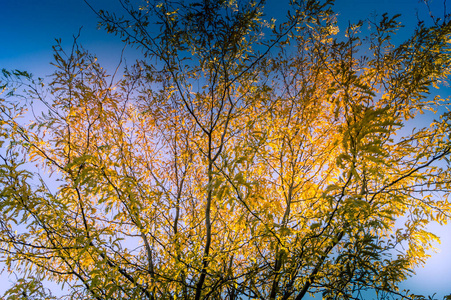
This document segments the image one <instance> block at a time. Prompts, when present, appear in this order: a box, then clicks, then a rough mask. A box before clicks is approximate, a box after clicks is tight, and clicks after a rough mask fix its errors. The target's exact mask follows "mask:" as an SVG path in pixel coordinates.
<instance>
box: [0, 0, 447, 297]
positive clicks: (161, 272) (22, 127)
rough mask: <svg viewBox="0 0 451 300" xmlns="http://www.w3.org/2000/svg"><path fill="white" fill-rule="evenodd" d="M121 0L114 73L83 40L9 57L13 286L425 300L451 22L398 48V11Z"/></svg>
mask: <svg viewBox="0 0 451 300" xmlns="http://www.w3.org/2000/svg"><path fill="white" fill-rule="evenodd" d="M119 1H120V3H121V5H122V7H123V12H124V13H125V16H124V17H120V16H119V15H117V14H115V13H113V12H106V11H96V13H97V15H98V17H99V20H100V24H101V26H102V27H104V28H105V29H106V31H108V32H109V33H113V34H116V35H117V36H118V38H121V39H122V41H123V42H124V43H126V44H129V45H132V46H134V47H137V48H139V49H141V51H142V54H143V57H142V58H140V59H138V60H136V63H134V64H133V65H128V66H125V67H124V69H123V71H117V74H115V75H114V76H111V74H109V73H107V72H106V71H105V70H104V69H103V68H102V67H101V66H100V64H99V63H98V62H97V60H96V57H95V56H94V55H92V54H90V53H89V52H88V51H86V50H85V49H84V48H83V47H82V46H81V45H79V44H78V42H77V41H76V40H75V42H74V45H73V47H72V49H63V47H61V44H60V43H57V45H56V46H55V47H54V53H55V54H54V58H55V60H54V61H53V65H54V66H55V72H54V73H53V74H52V76H51V77H50V78H48V79H40V78H34V77H33V76H31V75H30V74H28V73H27V72H24V71H17V70H16V71H8V70H3V76H2V78H1V85H2V88H3V94H2V98H1V99H0V100H1V102H0V111H1V121H0V125H1V126H0V139H1V143H2V148H1V156H0V158H1V162H0V259H1V260H2V261H3V262H4V263H5V264H6V266H7V268H8V272H11V273H15V274H18V275H19V276H20V279H19V280H18V281H17V283H16V285H15V286H14V287H12V288H11V289H10V290H9V291H8V292H7V293H6V294H5V297H6V299H18V298H20V297H23V299H41V298H44V297H47V298H50V297H52V296H51V295H49V294H48V291H46V289H45V288H44V287H43V286H42V283H41V281H42V280H49V281H54V282H56V283H58V284H61V285H63V286H64V287H65V289H66V291H67V295H66V296H63V297H62V298H64V299H125V298H127V299H196V300H197V299H229V300H235V299H295V300H299V299H303V297H305V296H306V295H308V294H309V293H310V294H318V293H319V294H321V295H322V297H323V298H324V299H365V298H366V297H368V295H371V297H374V298H377V299H390V298H396V299H423V298H422V296H419V295H414V294H412V293H410V292H409V291H403V290H401V289H400V288H399V287H398V284H399V283H400V282H401V281H403V280H405V279H406V278H407V277H408V276H410V275H411V274H412V270H413V269H414V268H415V267H417V266H420V265H422V264H423V263H424V262H425V260H426V259H427V257H428V256H429V252H428V249H430V248H431V245H432V243H433V242H434V241H436V240H437V239H438V238H437V237H436V236H435V235H433V234H432V233H430V232H428V231H427V225H428V223H429V222H432V221H434V222H438V223H439V224H442V225H444V224H446V223H447V222H448V220H449V218H450V213H451V204H450V202H449V201H448V195H449V193H450V189H451V179H450V178H451V176H450V175H451V174H450V164H449V158H450V153H451V142H450V132H451V128H450V126H451V114H450V112H449V111H446V107H447V105H449V102H448V100H447V99H442V98H441V97H440V96H435V97H430V95H429V94H430V90H431V89H432V88H434V87H436V88H439V87H440V86H442V85H444V84H446V83H447V82H448V80H449V74H450V62H451V55H450V54H451V53H450V41H451V40H450V33H451V25H450V23H449V19H448V18H447V17H445V18H444V19H437V18H434V17H432V19H431V23H432V24H431V25H426V23H425V22H419V24H418V26H417V28H416V30H415V32H414V33H413V35H412V36H411V37H410V38H409V39H407V40H406V41H405V42H403V43H402V44H399V45H394V44H393V43H392V37H393V36H394V35H396V33H397V31H398V30H399V28H400V27H401V24H400V23H399V22H398V19H397V18H398V16H389V15H383V16H380V17H377V18H372V19H370V20H368V21H365V22H359V23H357V24H350V25H349V27H348V28H347V29H345V30H344V29H343V28H341V30H342V32H340V31H339V28H338V26H337V19H336V15H335V13H334V12H333V10H332V9H333V5H332V2H331V1H316V0H303V1H291V2H292V3H291V5H290V8H289V11H288V14H287V18H286V20H285V21H284V22H276V21H275V20H274V19H271V17H272V16H271V15H269V16H266V15H265V14H264V11H263V9H264V4H265V3H264V1H236V0H227V1H226V0H216V1H213V0H204V1H152V0H150V1H145V2H142V3H141V2H139V1H136V3H131V2H132V1H127V0H119ZM88 5H89V3H88ZM368 25H369V26H368ZM343 30H344V32H343ZM424 111H434V112H436V119H435V120H433V121H431V122H430V124H427V126H425V127H422V126H420V128H414V129H412V128H408V129H406V128H405V126H406V125H407V124H408V122H411V120H414V118H415V117H416V116H417V115H418V114H420V113H423V112H424ZM39 170H40V171H39ZM42 170H45V171H47V172H48V175H43V174H42ZM369 292H370V293H371V294H368V293H369ZM365 295H367V296H365Z"/></svg>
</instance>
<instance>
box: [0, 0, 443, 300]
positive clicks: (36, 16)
mask: <svg viewBox="0 0 451 300" xmlns="http://www.w3.org/2000/svg"><path fill="white" fill-rule="evenodd" d="M267 1H268V5H270V9H269V10H268V11H272V12H276V13H281V12H283V11H284V7H285V6H284V5H283V4H281V3H285V2H288V1H282V0H277V1H276V0H267ZM0 2H1V4H2V5H1V9H0V37H1V44H2V45H1V47H0V68H6V69H19V70H26V71H29V72H31V73H33V74H34V75H36V76H39V77H45V75H48V74H50V73H51V72H52V67H51V65H50V62H51V60H52V57H53V53H52V48H51V47H52V45H54V44H55V38H61V39H62V41H63V45H66V46H70V45H71V43H72V40H73V38H72V36H73V35H75V34H77V33H78V30H79V29H80V27H82V26H83V28H82V30H81V37H80V39H79V41H80V43H81V44H82V45H83V46H84V47H85V48H86V49H88V50H90V52H92V53H94V54H96V55H97V56H98V58H99V61H100V63H101V64H104V65H105V66H106V67H107V69H110V70H112V68H114V67H115V66H116V65H117V63H118V61H119V56H120V52H121V50H122V47H123V44H122V43H121V42H120V40H119V39H118V38H117V37H115V36H113V35H108V34H106V33H105V32H104V31H102V30H97V22H98V20H97V19H96V16H95V14H94V13H93V12H92V11H91V10H90V9H89V7H88V6H87V5H86V4H85V3H84V2H83V0H39V1H37V0H1V1H0ZM90 2H91V4H92V6H94V7H95V8H97V9H105V10H108V9H109V8H113V9H115V8H116V9H117V8H118V5H117V3H116V1H115V0H90ZM443 4H444V2H443V0H431V1H430V7H431V9H432V11H433V12H434V13H436V14H441V15H443V8H444V5H443ZM448 6H449V9H448V10H449V11H451V1H450V3H449V5H448ZM335 10H336V11H337V12H338V13H339V14H340V16H339V25H340V29H341V30H342V31H343V30H344V27H345V26H346V25H347V24H348V22H354V21H357V20H358V19H364V18H366V17H368V16H369V15H371V14H379V15H380V14H382V13H383V12H388V13H389V14H392V15H393V14H397V13H400V14H402V17H401V19H400V20H401V21H402V22H403V23H404V24H405V25H406V27H405V28H403V29H402V30H401V31H400V33H399V34H398V41H401V40H403V39H405V38H406V37H407V36H408V35H409V34H410V33H412V32H413V29H414V26H415V24H416V22H417V14H418V15H419V16H420V17H421V18H427V10H426V6H425V5H424V4H423V3H419V2H418V1H417V0H360V1H359V0H336V4H335ZM133 53H134V52H133V50H132V49H130V48H128V49H127V50H126V55H127V54H128V55H130V54H132V55H133ZM431 229H432V230H433V232H435V233H437V234H438V235H439V236H441V238H442V244H441V245H437V247H438V248H439V249H441V250H440V253H437V254H434V255H433V257H432V258H431V259H430V260H429V261H428V263H427V264H426V266H425V268H423V269H419V270H418V272H417V275H416V276H414V277H413V278H411V279H410V280H408V281H407V282H405V283H404V284H403V287H404V288H408V289H410V290H412V291H415V292H417V293H424V294H433V293H434V292H437V296H439V297H438V299H441V298H442V297H443V295H447V294H449V293H451V233H449V232H450V231H448V232H447V229H448V230H449V229H450V227H448V228H439V227H438V226H432V227H431ZM2 278H4V276H3V277H2ZM2 282H3V283H4V282H5V281H0V294H1V293H2V291H3V290H4V288H5V287H6V286H5V285H4V284H3V283H2Z"/></svg>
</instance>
